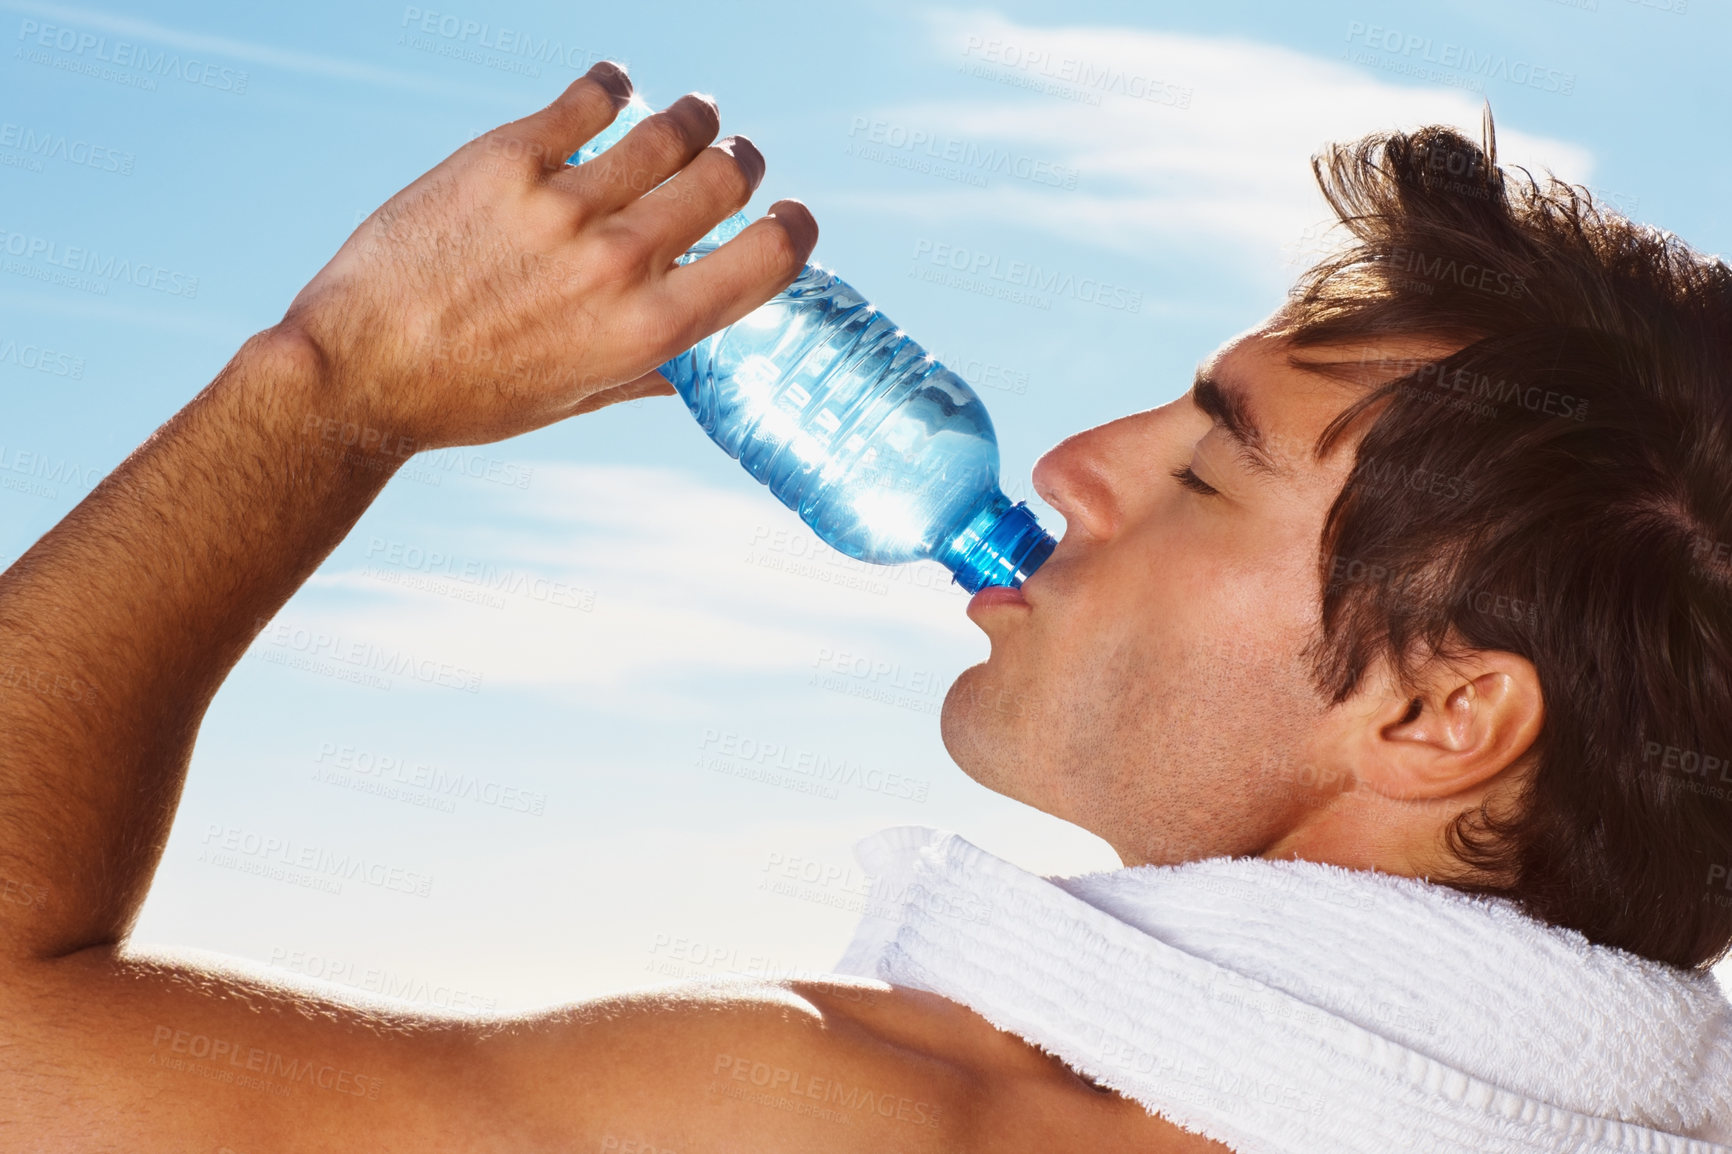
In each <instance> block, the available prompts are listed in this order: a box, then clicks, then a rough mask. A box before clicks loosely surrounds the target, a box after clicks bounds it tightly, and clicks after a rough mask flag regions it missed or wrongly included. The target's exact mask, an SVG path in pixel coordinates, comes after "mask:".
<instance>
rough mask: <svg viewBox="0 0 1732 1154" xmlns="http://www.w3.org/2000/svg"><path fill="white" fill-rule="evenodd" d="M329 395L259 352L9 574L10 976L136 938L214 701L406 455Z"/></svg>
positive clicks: (3, 660) (4, 712)
mask: <svg viewBox="0 0 1732 1154" xmlns="http://www.w3.org/2000/svg"><path fill="white" fill-rule="evenodd" d="M329 378H330V374H329V373H328V372H327V371H326V369H325V366H324V364H323V362H322V359H321V358H320V356H319V355H318V353H317V351H316V350H315V349H313V348H312V346H310V345H309V344H307V343H305V342H304V341H300V340H298V339H297V338H294V337H291V336H286V335H283V334H282V333H280V332H279V331H277V330H271V331H269V332H267V333H263V334H260V335H259V336H257V337H254V338H253V339H252V340H251V341H249V342H248V343H247V344H246V345H245V346H244V347H243V348H242V349H241V351H240V352H239V353H237V354H236V356H235V358H234V360H232V361H231V362H230V363H229V364H228V366H227V367H225V368H224V370H223V371H222V373H221V374H219V375H218V377H217V378H216V380H215V381H214V382H212V383H211V385H210V386H209V387H207V388H206V389H205V390H204V391H202V392H201V393H200V394H199V395H198V396H197V397H196V398H194V400H193V401H192V402H191V403H190V404H188V405H187V406H186V407H185V408H184V409H182V410H181V411H180V412H179V413H177V414H176V415H175V416H174V417H173V418H172V419H171V420H169V422H168V423H167V424H165V425H164V426H163V427H162V428H161V429H159V430H158V431H157V433H156V434H155V435H154V436H152V437H151V438H150V440H148V441H147V442H145V444H144V445H142V446H141V447H140V448H139V449H138V450H137V451H136V452H134V453H133V454H132V455H131V456H130V457H129V458H127V460H126V461H125V462H123V463H122V464H121V465H120V467H119V468H117V469H116V470H115V471H114V472H113V473H112V474H111V475H110V476H109V477H108V478H106V479H105V480H104V481H103V482H102V483H101V484H100V485H98V486H97V487H96V489H95V490H94V491H93V492H92V493H91V494H90V495H89V496H88V497H87V498H85V500H84V501H83V502H82V503H80V504H79V505H78V507H77V508H75V509H74V510H73V511H72V512H71V513H70V514H69V515H68V516H67V517H66V519H65V520H63V521H62V522H61V523H60V524H59V525H57V526H55V528H54V529H53V530H51V531H50V532H49V533H48V534H47V535H45V536H44V537H43V538H42V539H41V540H40V541H38V542H37V543H36V544H35V545H34V546H33V547H31V549H30V550H29V551H28V552H26V553H25V554H24V555H23V557H21V558H20V559H19V560H18V561H17V563H15V564H14V565H13V566H12V567H11V568H10V569H9V570H7V571H6V572H5V573H4V574H3V575H0V796H4V798H5V805H4V808H3V809H0V882H9V883H11V884H12V887H13V892H15V893H22V892H25V891H24V890H23V888H22V887H24V886H29V887H31V888H30V890H29V891H28V892H29V893H30V894H31V895H32V897H33V898H34V899H36V900H32V901H30V902H19V901H12V902H5V903H0V941H3V942H4V947H3V948H4V949H5V950H7V951H8V952H9V953H11V954H12V955H14V956H20V957H52V956H59V955H61V954H65V953H69V952H72V951H74V950H78V949H82V948H85V947H88V946H93V945H102V944H108V943H112V942H115V941H117V940H118V939H119V938H120V937H121V936H122V935H123V934H124V932H125V930H126V928H127V926H128V924H129V923H130V921H131V919H132V918H133V916H134V915H135V914H136V912H137V910H138V907H139V905H140V903H141V902H142V900H143V897H144V894H145V891H146V889H147V888H148V886H149V884H150V878H151V876H152V874H153V873H154V871H155V867H156V863H157V860H158V858H159V857H160V855H161V852H162V847H163V844H164V842H165V840H166V839H167V836H168V831H169V826H170V824H171V822H172V820H173V815H174V809H175V805H176V803H177V801H178V799H179V796H180V790H181V785H182V782H183V780H184V778H185V773H186V766H187V762H188V759H189V758H190V756H191V753H192V745H193V739H194V737H195V735H196V734H197V731H198V726H199V723H200V720H201V719H202V718H203V716H204V712H205V709H206V708H207V707H208V706H209V704H210V701H211V698H212V697H213V696H214V695H215V693H216V690H217V687H218V686H219V685H220V684H221V683H222V680H223V678H224V677H225V676H226V675H227V673H228V671H229V670H230V669H231V668H232V667H233V666H234V664H235V662H236V661H237V660H238V659H239V658H240V656H241V654H242V653H243V652H245V650H246V647H247V645H248V644H249V643H250V642H251V640H252V639H253V637H254V636H255V635H256V634H257V633H258V631H259V629H260V627H261V626H262V625H263V623H264V622H265V621H266V620H268V619H269V618H270V617H271V616H272V615H273V614H274V613H275V612H276V611H277V609H278V608H279V607H281V605H282V604H283V602H284V601H286V600H287V599H288V598H289V596H290V594H292V593H293V592H294V591H295V589H296V588H297V587H298V586H299V585H300V584H301V582H302V581H304V580H305V579H306V577H307V576H308V574H310V573H311V572H312V571H313V570H314V569H315V568H316V567H317V566H318V564H319V562H320V561H321V560H323V558H324V557H325V556H326V555H327V554H328V553H329V552H330V551H331V549H332V548H334V547H335V546H336V544H337V542H339V541H340V540H342V538H343V536H344V534H346V533H347V532H348V530H349V529H350V527H351V526H353V525H354V523H355V521H356V520H357V519H358V518H359V517H360V515H361V513H362V512H363V511H364V510H365V509H366V508H367V506H368V505H369V504H370V503H371V502H372V500H373V498H374V497H375V496H377V495H378V493H379V491H380V489H381V488H383V487H384V484H385V482H386V481H387V480H388V479H389V478H390V476H391V474H392V473H393V472H394V471H395V469H396V467H397V466H399V465H400V464H401V463H402V460H403V456H404V455H405V453H406V451H407V450H409V449H410V448H412V446H410V445H407V444H404V443H403V441H402V439H401V438H400V436H398V435H396V434H394V433H393V434H391V435H389V436H386V435H385V434H386V431H385V430H376V431H374V429H373V427H374V424H375V422H373V421H372V420H370V417H369V414H368V413H366V412H357V411H354V408H353V406H355V405H356V404H357V402H356V401H354V400H352V399H345V398H353V397H356V396H359V395H362V394H361V391H360V390H355V389H349V388H345V387H344V383H343V382H341V381H336V380H332V379H329ZM345 426H346V427H347V428H348V429H350V430H358V429H362V430H369V431H370V432H369V435H367V436H365V437H355V438H343V437H341V436H337V437H334V438H333V439H326V437H325V435H324V434H325V433H327V432H337V433H340V432H341V431H342V430H343V429H344V428H345ZM344 439H352V440H354V441H355V442H356V443H355V444H353V445H350V446H344V445H343V444H342V443H341V442H342V440H344ZM362 441H365V442H367V443H368V448H367V449H365V450H364V449H363V448H362V444H361V442H362ZM380 442H388V443H385V444H380Z"/></svg>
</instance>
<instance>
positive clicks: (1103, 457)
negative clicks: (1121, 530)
mask: <svg viewBox="0 0 1732 1154" xmlns="http://www.w3.org/2000/svg"><path fill="white" fill-rule="evenodd" d="M1125 419H1128V418H1121V421H1122V420H1125ZM1121 421H1112V422H1109V423H1107V424H1105V425H1097V426H1095V427H1094V428H1092V429H1085V430H1084V431H1083V432H1080V433H1077V434H1075V435H1073V436H1069V437H1066V438H1065V439H1064V440H1062V441H1060V442H1059V443H1058V444H1056V445H1054V446H1053V447H1052V448H1051V449H1048V450H1047V451H1046V453H1045V454H1043V455H1042V456H1041V458H1040V460H1038V461H1036V462H1035V463H1034V473H1033V477H1032V480H1033V482H1034V491H1035V492H1036V493H1039V494H1040V496H1041V500H1043V501H1045V502H1046V503H1047V504H1048V505H1051V506H1052V507H1053V508H1054V509H1056V510H1058V513H1059V515H1060V516H1062V517H1063V518H1064V523H1065V535H1066V536H1067V537H1068V536H1071V535H1072V534H1076V533H1082V534H1084V535H1085V536H1088V537H1093V538H1096V539H1099V538H1104V537H1109V536H1111V535H1112V533H1113V531H1114V530H1116V529H1117V528H1118V524H1119V507H1118V502H1117V499H1116V497H1115V495H1114V492H1113V486H1112V480H1111V474H1110V472H1109V466H1110V455H1109V454H1108V453H1107V452H1106V451H1105V450H1106V444H1105V442H1106V441H1108V440H1109V439H1110V437H1111V436H1112V433H1113V432H1114V429H1113V426H1115V425H1118V424H1120V423H1121Z"/></svg>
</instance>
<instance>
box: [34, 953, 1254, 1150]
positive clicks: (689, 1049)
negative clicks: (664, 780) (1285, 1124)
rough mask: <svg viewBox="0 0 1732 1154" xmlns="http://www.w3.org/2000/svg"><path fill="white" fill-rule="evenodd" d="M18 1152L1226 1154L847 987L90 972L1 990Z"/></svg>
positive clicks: (950, 1017) (66, 968)
mask: <svg viewBox="0 0 1732 1154" xmlns="http://www.w3.org/2000/svg"><path fill="white" fill-rule="evenodd" d="M0 1080H4V1082H5V1083H6V1084H7V1085H8V1087H9V1088H10V1090H9V1093H8V1095H7V1096H8V1097H9V1098H11V1099H12V1109H13V1111H15V1112H14V1113H12V1116H11V1117H9V1118H7V1119H5V1127H4V1129H5V1130H6V1133H7V1135H8V1139H9V1145H11V1146H13V1147H16V1148H21V1149H45V1150H46V1149H52V1150H55V1151H65V1152H67V1154H75V1152H79V1151H85V1150H90V1151H95V1150H109V1149H126V1150H129V1151H136V1152H138V1154H152V1152H154V1151H176V1152H180V1151H185V1150H196V1149H207V1150H218V1149H222V1148H224V1147H227V1148H228V1149H230V1150H233V1151H236V1152H238V1154H253V1152H255V1151H276V1150H285V1149H318V1150H331V1151H342V1150H356V1151H362V1150H365V1151H377V1150H390V1149H404V1150H411V1149H412V1150H416V1151H418V1152H419V1151H426V1152H430V1154H431V1152H438V1151H453V1152H455V1151H466V1152H467V1151H487V1152H490V1154H491V1152H504V1151H513V1152H519V1151H524V1152H527V1151H536V1152H540V1151H548V1152H551V1151H561V1152H568V1151H580V1150H590V1151H598V1152H602V1154H612V1152H617V1154H627V1152H628V1151H629V1152H640V1154H652V1152H653V1154H702V1152H706V1151H737V1150H752V1151H754V1152H763V1154H775V1152H778V1151H796V1150H798V1151H809V1150H812V1149H823V1150H826V1151H832V1152H835V1154H850V1152H854V1151H859V1152H861V1154H864V1152H866V1151H874V1152H881V1151H908V1152H911V1154H938V1152H940V1151H943V1152H945V1154H958V1152H967V1151H975V1150H979V1151H987V1150H991V1151H994V1152H1001V1154H1002V1152H1012V1154H1014V1152H1016V1151H1022V1150H1029V1151H1033V1150H1040V1151H1042V1152H1052V1151H1059V1150H1066V1149H1077V1150H1084V1149H1087V1150H1094V1149H1099V1148H1101V1146H1102V1143H1106V1144H1107V1146H1108V1147H1109V1148H1115V1149H1120V1148H1122V1149H1139V1150H1148V1151H1154V1152H1158V1151H1191V1150H1205V1149H1209V1150H1220V1149H1224V1148H1223V1147H1218V1146H1214V1145H1212V1144H1206V1143H1205V1144H1199V1142H1200V1140H1199V1139H1197V1138H1196V1137H1195V1136H1194V1135H1188V1134H1185V1133H1184V1132H1182V1131H1179V1130H1177V1129H1176V1128H1174V1127H1171V1126H1169V1125H1168V1124H1167V1123H1165V1122H1163V1121H1161V1120H1160V1119H1157V1118H1152V1117H1150V1116H1149V1115H1148V1114H1147V1113H1146V1112H1144V1111H1143V1110H1142V1109H1141V1107H1139V1106H1137V1105H1136V1104H1135V1103H1131V1102H1127V1101H1126V1100H1125V1099H1123V1098H1120V1097H1118V1096H1117V1095H1114V1094H1110V1093H1106V1092H1103V1091H1100V1090H1098V1089H1095V1088H1093V1087H1091V1086H1089V1085H1088V1084H1087V1083H1085V1082H1083V1081H1082V1080H1081V1079H1078V1078H1077V1077H1076V1076H1075V1075H1074V1074H1072V1073H1071V1072H1070V1071H1069V1070H1067V1069H1066V1068H1065V1067H1064V1066H1063V1065H1062V1064H1060V1063H1057V1062H1055V1061H1054V1060H1052V1059H1051V1058H1049V1057H1047V1056H1046V1055H1043V1054H1041V1053H1040V1052H1039V1051H1037V1050H1035V1049H1033V1048H1032V1047H1029V1046H1027V1045H1026V1044H1024V1043H1023V1042H1021V1041H1020V1040H1019V1039H1016V1038H1014V1037H1012V1036H1010V1035H1007V1034H1002V1033H1000V1032H999V1031H997V1030H995V1029H993V1027H992V1026H991V1025H990V1024H989V1023H987V1022H985V1021H984V1020H983V1019H981V1018H979V1017H978V1016H977V1015H974V1014H973V1013H972V1012H971V1011H969V1010H967V1009H965V1008H964V1007H961V1006H957V1005H955V1004H953V1003H950V1002H947V1001H944V1000H943V999H940V998H936V997H934V996H932V995H927V994H921V993H918V992H915V991H908V990H893V989H889V988H887V987H883V986H880V985H876V984H867V983H851V982H846V981H837V982H823V983H812V982H803V983H781V984H776V983H739V984H731V983H730V984H713V985H711V984H705V985H681V986H669V987H661V988H656V989H648V990H639V991H634V992H631V993H627V994H621V995H619V996H616V997H611V998H604V999H598V1000H594V1001H587V1002H580V1003H574V1004H571V1005H566V1006H561V1007H557V1008H554V1009H550V1010H547V1011H544V1012H539V1013H535V1014H527V1015H519V1016H513V1017H493V1018H459V1017H450V1016H434V1015H427V1014H418V1013H406V1012H403V1011H402V1010H400V1009H395V1008H391V1007H382V1006H377V1005H368V1004H366V1003H361V1002H354V1001H349V1000H342V999H335V998H331V997H328V996H324V995H321V994H318V993H315V992H312V991H310V990H307V989H304V988H294V987H290V986H284V985H282V984H280V983H277V982H274V981H273V980H271V979H270V978H269V977H268V976H264V975H260V974H258V973H256V972H250V971H248V970H244V969H237V968H233V967H228V966H222V965H212V964H209V963H208V962H206V961H203V960H201V961H200V962H198V963H193V962H188V961H185V960H168V959H151V958H139V957H126V956H119V955H115V954H112V953H109V952H96V951H93V952H91V953H89V954H87V955H81V956H77V957H73V958H68V959H63V960H61V961H59V962H54V963H46V964H43V965H42V966H39V967H37V968H35V969H34V970H31V971H29V972H27V973H24V974H11V975H7V976H6V977H5V979H4V980H0Z"/></svg>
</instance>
